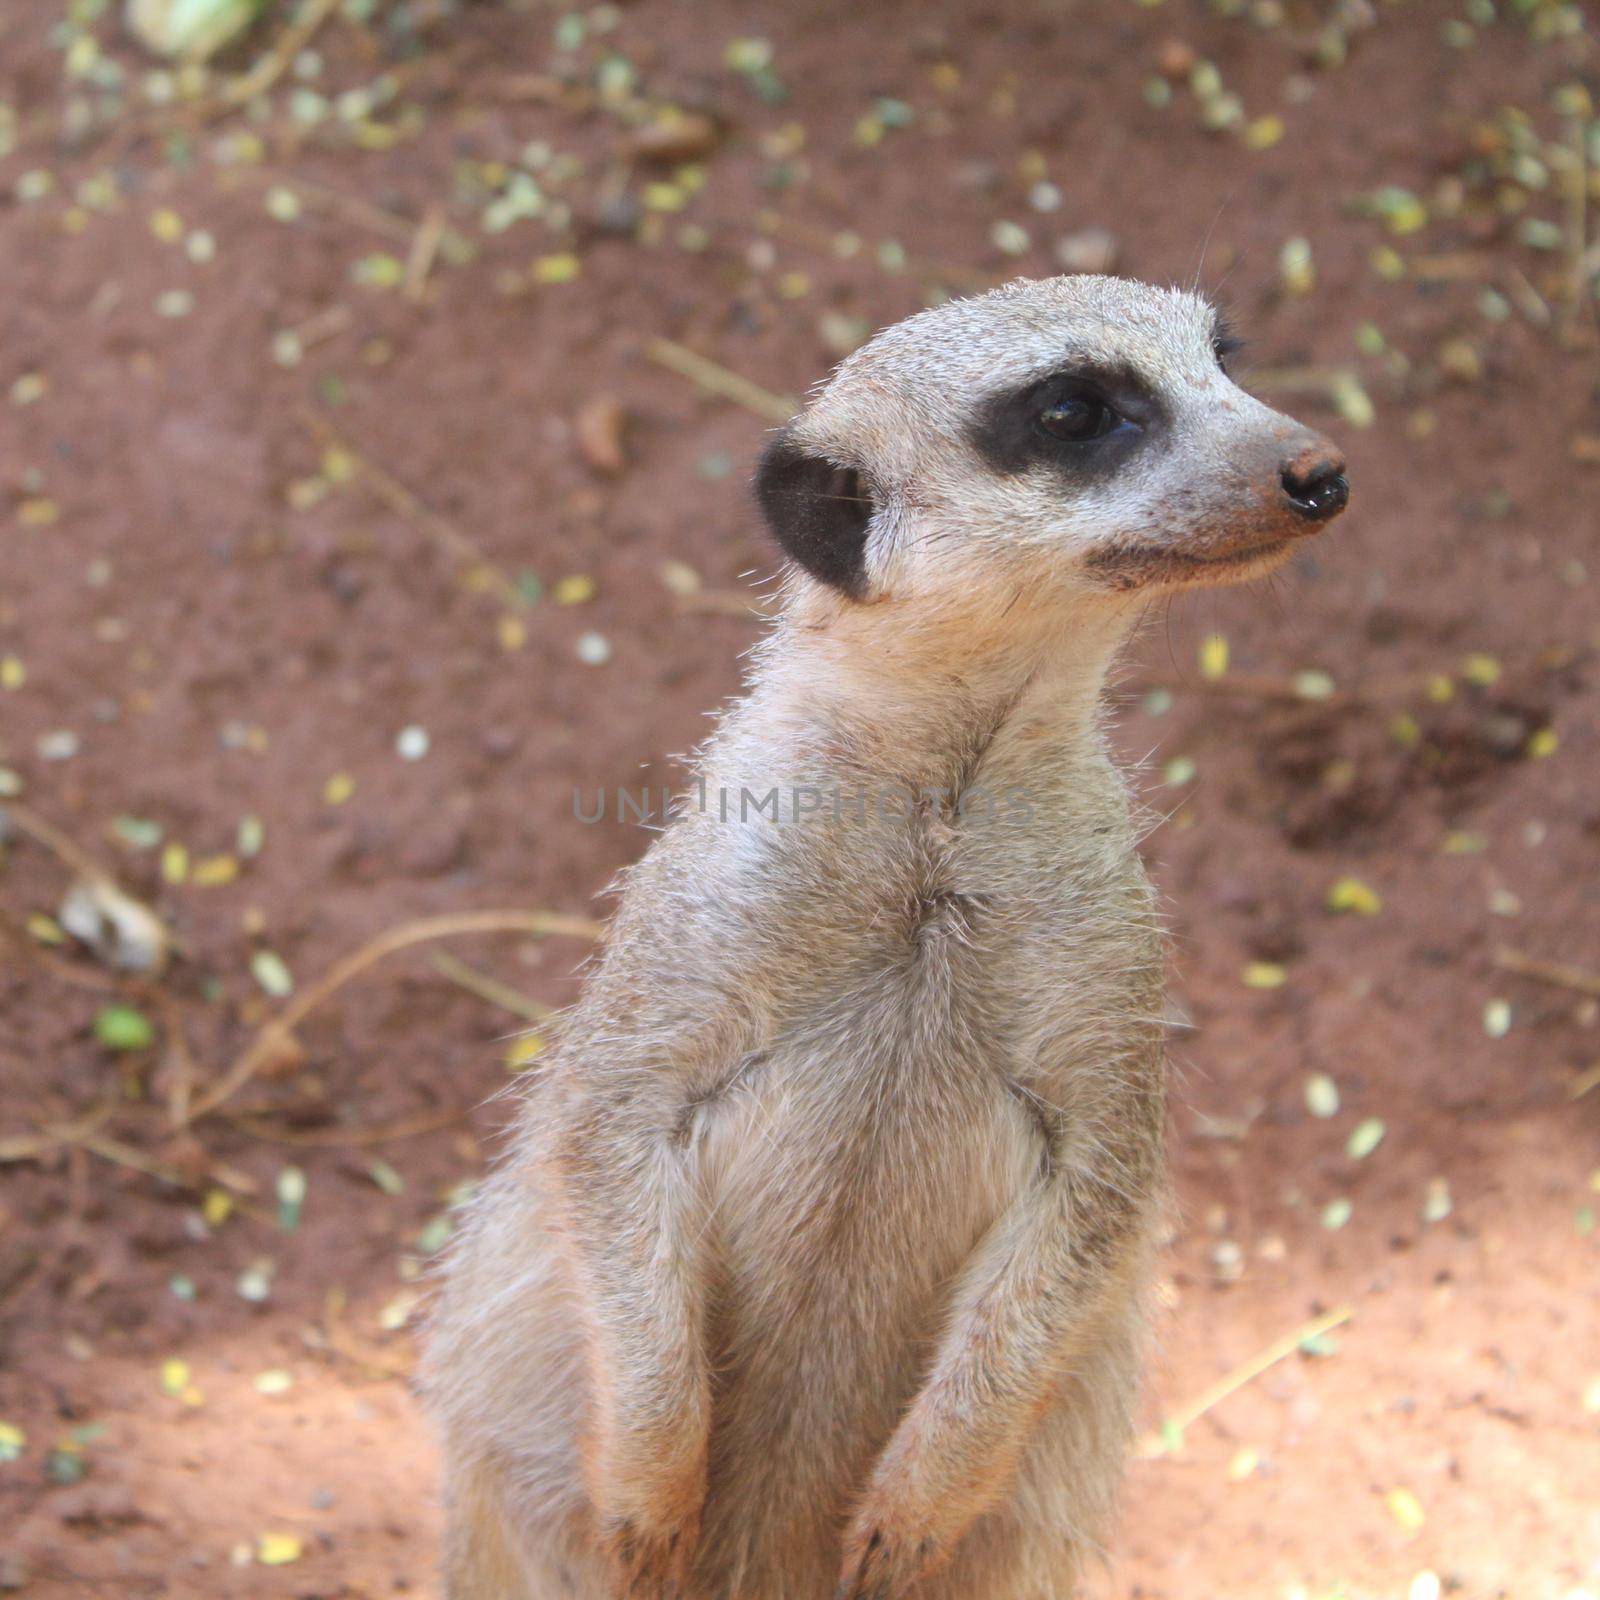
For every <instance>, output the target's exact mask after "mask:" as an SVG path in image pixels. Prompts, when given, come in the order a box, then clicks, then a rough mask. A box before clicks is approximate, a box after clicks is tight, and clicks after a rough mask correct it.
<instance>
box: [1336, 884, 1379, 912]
mask: <svg viewBox="0 0 1600 1600" xmlns="http://www.w3.org/2000/svg"><path fill="white" fill-rule="evenodd" d="M1328 909H1329V910H1330V911H1353V912H1354V913H1355V914H1356V915H1357V916H1358V917H1375V916H1377V914H1378V913H1379V912H1380V911H1382V910H1383V901H1382V900H1381V899H1380V898H1379V897H1378V891H1377V890H1376V889H1374V888H1372V887H1371V886H1370V885H1368V884H1365V883H1363V882H1362V881H1361V880H1360V879H1359V878H1341V879H1340V880H1339V881H1338V882H1337V883H1336V884H1334V886H1333V887H1332V888H1331V889H1330V890H1329V891H1328Z"/></svg>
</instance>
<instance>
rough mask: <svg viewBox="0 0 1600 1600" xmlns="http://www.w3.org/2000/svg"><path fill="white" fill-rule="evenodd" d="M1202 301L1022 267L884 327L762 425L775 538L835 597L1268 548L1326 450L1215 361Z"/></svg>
mask: <svg viewBox="0 0 1600 1600" xmlns="http://www.w3.org/2000/svg"><path fill="white" fill-rule="evenodd" d="M1234 348H1235V341H1234V340H1233V338H1232V336H1231V334H1230V333H1229V331H1228V329H1227V328H1226V326H1225V325H1224V324H1223V323H1222V321H1221V319H1220V318H1219V316H1218V314H1217V312H1216V311H1215V310H1214V309H1213V308H1212V307H1211V306H1210V305H1209V304H1208V303H1207V302H1206V301H1204V300H1202V299H1199V298H1198V297H1196V296H1194V295H1191V294H1185V293H1182V292H1180V291H1178V290H1174V289H1156V288H1151V287H1149V286H1147V285H1145V284H1139V283H1132V282H1128V281H1126V280H1123V279H1116V278H1103V277H1068V278H1049V279H1044V280H1040V281H1022V282H1018V283H1013V284H1010V285H1008V286H1007V287H1005V288H1003V289H997V290H995V291H994V292H993V293H990V294H986V295H983V296H980V297H979V298H976V299H971V300H958V301H953V302H951V303H949V304H947V305H943V306H939V307H937V308H935V309H934V310H931V311H925V312H922V313H921V314H919V315H917V316H914V317H912V318H910V319H909V320H908V321H905V322H902V323H900V324H898V325H897V326H895V327H892V328H888V329H886V330H885V331H884V332H882V333H880V334H878V335H877V337H876V338H874V339H872V340H871V341H870V342H869V343H867V344H866V345H864V346H863V347H862V348H861V349H860V350H858V351H856V353H855V354H854V355H852V356H850V357H849V358H848V359H847V360H846V361H845V362H844V363H843V364H842V365H841V366H840V367H839V369H838V371H837V372H836V373H835V374H834V376H833V378H832V379H831V380H830V381H829V382H828V383H827V384H826V385H824V386H823V387H822V388H821V390H820V391H819V392H818V393H817V394H816V396H815V398H814V399H813V400H812V402H811V404H810V405H809V406H808V407H807V408H806V409H805V411H803V412H802V413H801V414H800V416H798V417H797V418H796V419H795V420H794V421H793V422H791V423H790V424H789V425H788V426H787V427H785V428H784V429H782V430H781V431H780V432H779V433H778V434H777V435H776V436H775V437H774V438H773V440H772V441H771V443H770V444H769V445H768V447H767V450H766V453H765V455H764V456H763V458H762V461H761V465H760V468H759V471H758V474H757V478H756V495H757V498H758V500H759V502H760V505H761V508H762V510H763V512H764V513H765V515H766V517H767V520H768V522H769V523H770V524H771V527H772V531H773V533H774V534H775V536H776V538H777V540H778V542H779V544H780V545H781V546H782V547H783V549H784V551H785V552H786V553H787V554H788V555H789V556H790V557H791V558H792V559H793V560H794V561H795V562H796V563H797V564H798V565H799V566H800V567H801V568H802V569H803V570H804V571H805V572H807V573H809V574H810V575H811V577H812V578H814V579H817V580H819V581H820V582H822V583H824V584H827V585H829V586H831V587H832V588H833V589H835V590H837V591H839V592H840V593H841V594H842V595H844V596H847V597H848V598H849V599H851V600H856V601H870V600H881V599H889V598H899V597H903V598H908V599H911V598H928V599H933V600H938V599H940V598H942V597H943V598H949V599H952V600H954V599H955V598H957V596H958V595H959V594H960V593H962V592H963V591H967V592H970V591H972V590H973V589H974V588H975V587H984V588H987V589H991V590H997V591H999V592H1000V593H1002V594H1009V593H1011V592H1013V591H1015V592H1017V593H1019V594H1020V593H1026V594H1028V595H1030V596H1034V597H1037V598H1040V599H1043V600H1046V601H1048V600H1049V599H1050V598H1052V597H1055V596H1058V595H1081V594H1119V593H1127V592H1129V591H1136V590H1159V589H1164V588H1174V587H1180V586H1185V585H1195V584H1216V583H1227V582H1233V581H1236V580H1238V579H1241V578H1245V577H1250V576H1255V575H1257V574H1260V573H1264V572H1267V571H1270V570H1272V569H1273V568H1275V567H1276V566H1278V565H1281V564H1282V563H1283V562H1284V561H1285V560H1286V559H1287V558H1288V555H1289V553H1290V551H1291V549H1292V547H1293V546H1294V544H1295V542H1296V541H1297V540H1299V539H1301V538H1303V537H1305V536H1306V535H1307V534H1309V533H1314V532H1316V531H1317V529H1319V528H1321V527H1322V526H1323V525H1324V524H1325V523H1326V522H1327V521H1328V520H1329V519H1330V518H1332V517H1335V516H1337V515H1338V513H1339V512H1340V511H1342V510H1343V509H1344V505H1345V500H1346V498H1347V495H1348V488H1347V485H1346V482H1345V477H1344V460H1343V457H1342V456H1341V454H1340V452H1339V451H1338V449H1337V448H1335V446H1334V445H1333V444H1332V443H1331V442H1330V441H1329V440H1327V439H1325V438H1323V437H1322V436H1321V435H1320V434H1318V433H1314V432H1312V431H1311V430H1310V429H1308V428H1305V427H1302V426H1301V425H1300V424H1299V423H1297V422H1295V421H1293V420H1292V419H1290V418H1288V417H1285V416H1282V415H1281V414H1279V413H1278V412H1276V411H1273V410H1270V409H1269V408H1268V407H1266V406H1264V405H1262V404H1261V403H1260V402H1259V401H1258V400H1255V399H1253V398H1252V397H1251V396H1250V395H1248V394H1246V393H1245V392H1244V391H1243V390H1242V389H1240V388H1239V387H1238V386H1237V385H1236V384H1235V383H1234V382H1233V380H1232V379H1231V378H1230V377H1229V376H1228V372H1227V358H1228V356H1229V354H1230V352H1231V351H1232V350H1233V349H1234Z"/></svg>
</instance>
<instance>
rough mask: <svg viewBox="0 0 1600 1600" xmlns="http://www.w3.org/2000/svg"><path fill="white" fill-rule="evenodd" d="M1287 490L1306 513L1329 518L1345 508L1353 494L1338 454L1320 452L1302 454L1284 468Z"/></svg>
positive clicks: (1298, 508)
mask: <svg viewBox="0 0 1600 1600" xmlns="http://www.w3.org/2000/svg"><path fill="white" fill-rule="evenodd" d="M1283 492H1284V493H1285V494H1286V495H1288V497H1289V503H1290V504H1291V505H1292V506H1293V507H1294V508H1295V510H1296V511H1298V512H1299V513H1300V515H1301V516H1302V517H1309V518H1310V519H1311V520H1312V521H1314V522H1326V521H1327V519H1328V518H1329V517H1336V516H1338V515H1339V513H1340V512H1341V511H1343V510H1344V508H1345V504H1346V502H1347V501H1348V500H1349V498H1350V481H1349V479H1347V478H1346V477H1345V475H1344V462H1343V461H1341V460H1340V459H1339V458H1338V457H1337V456H1332V455H1325V454H1322V453H1320V452H1319V453H1317V454H1316V455H1314V456H1311V457H1309V458H1308V457H1306V456H1300V457H1297V458H1296V459H1295V460H1293V461H1291V462H1290V463H1289V464H1288V465H1287V466H1286V467H1285V468H1284V469H1283Z"/></svg>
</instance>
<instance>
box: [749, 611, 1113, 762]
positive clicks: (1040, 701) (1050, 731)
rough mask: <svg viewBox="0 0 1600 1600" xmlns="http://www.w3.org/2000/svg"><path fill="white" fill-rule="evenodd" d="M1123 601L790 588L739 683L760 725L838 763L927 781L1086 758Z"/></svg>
mask: <svg viewBox="0 0 1600 1600" xmlns="http://www.w3.org/2000/svg"><path fill="white" fill-rule="evenodd" d="M1129 621H1130V618H1129V615H1128V613H1127V610H1126V608H1117V607H1113V606H1107V605H1105V604H1104V603H1095V602H1088V601H1086V602H1085V603H1084V604H1083V605H1081V606H1079V607H1075V608H1072V609H1071V610H1068V611H1066V612H1063V611H1062V610H1061V609H1060V608H1059V607H1055V608H1052V609H1051V610H1050V611H1048V612H1046V611H1044V610H1043V609H1041V608H1034V607H1029V606H1026V605H1013V606H1012V607H1010V608H1009V609H1008V610H1006V611H995V612H989V613H985V612H983V611H981V610H978V609H977V608H972V609H965V610H962V611H960V612H958V613H954V614H952V613H948V612H947V613H944V614H940V613H938V612H935V611H930V609H929V608H926V607H910V606H908V607H906V608H904V610H903V611H902V610H900V609H899V608H897V607H895V606H894V605H893V603H892V602H886V603H884V604H880V605H875V606H870V607H869V606H856V605H851V604H848V603H845V604H838V603H835V602H833V600H832V597H830V596H827V595H822V594H812V593H809V592H808V593H804V594H802V595H801V596H799V597H798V598H797V600H796V601H795V602H793V603H792V604H791V606H790V608H789V609H788V610H787V611H786V613H785V616H784V618H783V620H782V621H781V622H780V624H779V629H778V633H777V635H776V636H775V638H774V639H773V640H772V642H771V644H770V646H769V649H768V653H767V660H766V664H765V667H764V670H762V671H761V672H760V673H759V674H758V678H757V681H756V683H755V685H754V687H753V694H752V699H753V701H754V702H756V703H757V705H759V707H760V715H761V720H762V722H763V724H764V725H765V726H766V728H767V730H768V732H769V733H773V732H776V731H777V730H779V729H786V730H787V735H786V736H780V742H781V743H784V744H791V745H792V747H793V750H792V753H794V754H796V755H800V754H803V752H804V747H805V746H811V747H812V748H813V749H814V750H815V751H816V752H818V753H819V754H820V755H822V756H824V757H825V758H826V759H828V760H829V761H830V763H832V764H836V765H837V766H838V767H840V768H841V769H843V770H845V771H846V772H853V773H855V774H856V775H860V776H863V777H867V778H882V779H885V780H894V781H904V782H908V783H911V784H913V785H923V784H926V785H930V786H938V785H939V784H940V783H941V782H944V783H948V782H949V781H950V780H951V778H952V777H953V776H955V777H959V778H961V779H964V780H966V781H971V779H972V778H973V777H974V776H975V775H976V773H977V771H978V769H979V768H983V769H985V771H986V772H987V773H988V774H989V775H990V776H993V775H994V774H995V769H996V768H1001V769H1010V768H1013V767H1018V766H1022V765H1027V764H1029V763H1030V760H1032V761H1037V759H1038V758H1041V757H1043V756H1045V755H1047V754H1051V755H1054V756H1055V757H1056V759H1055V760H1053V761H1052V762H1051V763H1050V764H1051V766H1052V767H1059V766H1060V765H1061V761H1060V757H1062V756H1066V757H1068V758H1069V759H1070V757H1071V756H1072V754H1073V753H1077V754H1078V755H1079V756H1081V757H1082V758H1083V759H1086V760H1087V759H1098V758H1099V757H1100V754H1101V750H1102V744H1101V737H1100V706H1101V701H1102V698H1103V694H1104V688H1105V679H1106V673H1107V670H1108V668H1109V667H1110V664H1111V662H1112V660H1113V659H1114V657H1115V655H1116V653H1117V650H1118V648H1119V646H1120V645H1121V643H1122V641H1123V639H1124V638H1125V637H1126V634H1127V632H1128V628H1129Z"/></svg>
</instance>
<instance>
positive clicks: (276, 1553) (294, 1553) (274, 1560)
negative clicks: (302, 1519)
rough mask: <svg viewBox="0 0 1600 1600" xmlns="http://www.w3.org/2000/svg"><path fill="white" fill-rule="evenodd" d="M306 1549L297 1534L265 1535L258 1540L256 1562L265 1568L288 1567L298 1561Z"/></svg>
mask: <svg viewBox="0 0 1600 1600" xmlns="http://www.w3.org/2000/svg"><path fill="white" fill-rule="evenodd" d="M304 1549H305V1542H304V1541H303V1540H302V1539H301V1537H300V1535H299V1534H297V1533H264V1534H262V1535H261V1537H260V1538H259V1539H257V1540H256V1560H257V1561H259V1562H260V1563H261V1565H262V1566H264V1567H286V1566H288V1564H289V1563H290V1562H291V1561H298V1560H299V1559H300V1554H301V1552H302V1551H303V1550H304Z"/></svg>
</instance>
